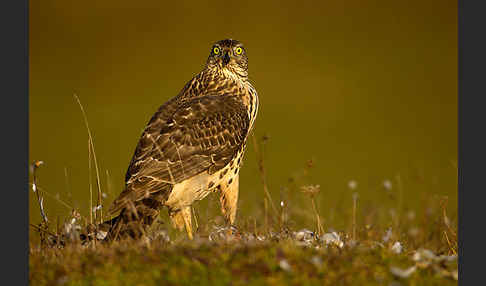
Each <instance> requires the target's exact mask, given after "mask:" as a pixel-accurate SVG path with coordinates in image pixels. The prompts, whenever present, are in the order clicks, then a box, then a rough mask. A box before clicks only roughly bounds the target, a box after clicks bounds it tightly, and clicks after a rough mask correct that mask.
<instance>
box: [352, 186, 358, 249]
mask: <svg viewBox="0 0 486 286" xmlns="http://www.w3.org/2000/svg"><path fill="white" fill-rule="evenodd" d="M357 208H358V193H354V194H353V240H354V241H356V210H357Z"/></svg>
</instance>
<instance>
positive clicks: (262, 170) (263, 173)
mask: <svg viewBox="0 0 486 286" xmlns="http://www.w3.org/2000/svg"><path fill="white" fill-rule="evenodd" d="M252 139H253V146H254V147H255V153H256V156H257V161H258V170H259V172H260V177H261V180H262V184H263V191H264V192H265V195H266V197H267V199H268V202H269V203H270V206H271V207H272V211H273V213H274V215H275V216H278V211H277V208H276V207H275V204H274V203H273V200H272V196H270V192H269V191H268V186H267V179H266V171H265V165H264V161H263V158H264V154H263V152H264V147H262V150H261V152H260V150H259V148H258V143H257V140H256V138H255V135H254V134H252ZM262 140H263V143H265V142H266V141H267V140H268V137H267V136H263V138H262ZM264 146H265V145H264Z"/></svg>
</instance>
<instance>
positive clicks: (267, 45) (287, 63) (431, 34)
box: [29, 0, 457, 227]
mask: <svg viewBox="0 0 486 286" xmlns="http://www.w3.org/2000/svg"><path fill="white" fill-rule="evenodd" d="M292 2H293V3H285V2H281V1H232V2H229V1H209V2H205V1H190V2H187V1H170V2H168V1H139V2H134V1H72V3H71V1H39V0H35V1H31V2H30V32H29V33H30V106H29V112H30V121H29V123H30V131H29V136H30V149H29V152H30V160H31V161H32V160H43V161H45V166H43V167H42V168H41V169H40V171H39V185H40V187H42V188H44V189H45V190H47V191H48V192H49V193H50V194H52V195H56V194H58V196H59V198H60V199H62V200H64V201H66V202H67V203H68V204H73V205H74V206H76V207H77V208H79V209H81V211H82V213H83V214H84V215H87V207H88V203H89V192H88V190H89V182H88V136H87V131H86V129H85V127H84V123H83V118H82V114H81V111H80V109H79V107H78V105H77V103H76V101H75V100H74V98H73V93H76V94H77V95H78V96H79V98H80V99H81V101H82V103H83V105H84V108H85V110H86V113H87V116H88V120H89V123H90V127H91V131H92V133H93V137H94V144H95V151H96V155H97V158H98V163H99V167H100V171H101V183H102V186H101V187H102V189H103V190H104V191H105V192H107V193H108V197H107V198H106V200H105V205H106V207H107V206H108V204H109V203H111V201H112V200H113V198H114V196H115V195H116V194H118V193H119V192H120V191H121V188H122V186H123V183H124V182H123V180H124V174H125V171H126V168H127V166H128V163H129V160H130V158H131V156H132V154H133V150H134V148H135V146H136V143H137V140H138V138H139V135H140V133H141V131H142V129H143V128H144V127H145V124H146V122H147V121H148V119H149V118H150V117H151V116H152V114H153V112H154V111H155V110H156V109H157V108H158V107H159V106H160V105H161V104H162V103H164V102H165V101H166V100H168V99H169V98H170V97H172V96H175V95H176V94H177V93H178V92H179V90H180V89H181V88H182V87H183V85H184V84H185V83H186V81H188V80H189V79H190V78H191V77H192V76H193V75H194V74H196V73H197V72H199V71H200V70H201V69H202V67H203V65H204V63H205V61H206V58H207V56H208V54H209V51H210V47H211V44H212V43H213V42H215V41H217V40H221V39H223V38H229V37H231V38H234V39H238V40H240V41H241V42H243V43H244V45H245V47H246V49H247V53H248V56H249V73H250V79H251V81H252V83H253V84H254V86H255V87H256V88H257V90H258V92H259V96H260V109H259V114H258V118H257V121H256V127H255V134H256V135H257V136H258V138H260V137H262V135H263V134H268V136H269V137H270V139H269V141H268V142H267V144H266V154H265V165H266V168H267V172H268V182H269V188H270V191H271V193H272V195H273V196H274V198H275V200H280V199H281V198H283V199H286V200H289V201H290V203H292V202H291V200H292V199H295V198H296V197H298V196H300V194H296V191H295V189H292V188H288V189H286V188H285V186H288V179H289V177H291V176H293V175H295V174H299V172H301V170H302V168H303V167H304V165H305V162H306V161H307V160H309V159H311V158H312V159H313V160H314V165H315V167H314V169H313V170H312V172H311V174H310V176H308V177H306V178H304V179H302V180H300V181H298V184H299V185H300V184H320V186H321V194H320V195H319V207H320V212H321V214H322V216H323V217H324V219H325V220H327V221H328V222H329V223H331V224H332V223H334V224H335V225H337V227H340V226H341V227H343V226H345V225H346V223H347V221H344V220H343V221H342V222H340V221H339V219H337V218H339V217H340V213H339V210H338V212H337V213H334V210H335V207H336V206H337V205H338V204H341V205H342V209H343V210H347V209H348V206H350V205H351V194H352V191H351V190H349V189H348V187H347V186H348V182H349V181H350V180H355V181H356V182H357V183H358V188H357V189H356V190H355V191H357V192H358V193H359V195H360V200H361V201H362V202H365V203H368V204H376V205H381V204H384V203H386V198H387V197H386V196H384V195H383V192H386V191H385V190H384V189H383V188H382V187H380V186H381V185H382V182H383V181H384V180H386V179H389V180H391V181H392V183H393V187H396V176H397V175H399V176H400V178H401V180H402V184H403V197H404V205H405V206H406V207H407V208H410V209H421V208H423V207H424V206H423V204H424V199H423V198H424V196H425V195H428V194H430V195H432V196H433V195H439V196H442V195H447V196H449V203H450V206H452V207H453V208H452V209H453V210H454V209H455V204H456V203H457V187H456V184H457V167H456V166H457V3H456V1H449V0H447V1H438V0H437V1H435V0H434V1H417V0H413V1H356V0H353V1H319V2H318V1H315V2H310V1H292ZM247 149H248V151H249V152H248V153H247V155H246V159H245V161H244V167H243V169H242V172H241V178H240V198H241V200H240V208H241V211H240V212H239V214H238V217H239V218H240V219H241V220H244V219H245V218H247V217H248V216H256V215H258V214H257V213H255V211H256V210H258V209H259V208H261V205H262V203H261V202H262V200H261V198H262V196H263V193H262V187H261V183H260V179H259V176H258V171H257V165H256V159H255V153H254V148H253V144H252V143H251V141H250V144H249V146H248V148H247ZM65 170H67V174H68V176H67V178H66V176H65ZM107 172H108V173H109V180H108V178H107ZM93 178H94V172H93ZM108 181H109V182H110V183H108ZM93 186H95V184H94V179H93ZM393 190H396V188H393V189H392V191H393ZM108 191H110V192H108ZM69 192H71V193H72V198H70V197H69V195H68V194H69ZM30 193H31V195H30V218H31V222H33V223H37V222H38V221H39V220H40V217H39V212H38V207H37V203H36V201H35V197H34V196H33V194H32V192H30ZM45 204H46V206H47V212H48V215H50V216H52V217H55V216H56V215H59V216H61V218H62V217H65V216H66V215H67V214H68V213H69V209H67V208H65V207H64V206H62V205H61V204H59V203H58V202H57V201H56V200H55V199H52V198H51V197H46V201H45ZM292 207H294V208H302V209H304V208H305V209H308V208H309V205H298V204H297V203H294V205H293V206H292ZM336 217H337V218H336ZM343 217H344V214H343ZM333 219H334V220H335V221H334V222H333V221H332V220H333ZM305 223H307V225H311V223H312V221H309V222H305ZM327 225H329V224H327Z"/></svg>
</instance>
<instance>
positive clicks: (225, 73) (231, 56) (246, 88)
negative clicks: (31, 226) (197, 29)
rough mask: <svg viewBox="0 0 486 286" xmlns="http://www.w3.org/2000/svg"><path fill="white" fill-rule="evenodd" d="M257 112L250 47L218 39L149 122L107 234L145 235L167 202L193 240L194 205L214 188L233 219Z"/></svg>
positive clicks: (231, 220) (110, 236) (179, 225)
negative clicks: (250, 77)
mask: <svg viewBox="0 0 486 286" xmlns="http://www.w3.org/2000/svg"><path fill="white" fill-rule="evenodd" d="M257 110H258V95H257V92H256V90H255V89H254V88H253V86H252V85H251V84H250V83H249V82H248V63H247V56H246V52H245V50H244V47H243V46H242V44H241V43H239V42H238V41H236V40H231V39H229V40H223V41H219V42H217V43H216V44H214V45H213V47H212V50H211V53H210V55H209V58H208V60H207V63H206V66H205V68H204V69H203V71H201V72H200V73H199V74H197V75H196V76H194V77H193V78H192V79H191V80H190V81H189V82H188V83H187V84H186V85H185V86H184V88H183V89H182V91H181V92H180V93H179V94H178V95H177V96H176V97H174V98H172V99H170V100H169V101H168V102H166V103H165V104H164V105H162V106H161V107H160V108H159V109H158V111H157V112H156V113H155V114H154V115H153V116H152V118H151V119H150V121H149V123H148V125H147V127H146V128H145V130H144V132H143V134H142V136H141V138H140V141H139V142H138V145H137V147H136V149H135V154H134V155H133V157H132V160H131V162H130V165H129V167H128V170H127V173H126V177H125V181H126V186H125V189H124V190H123V191H122V192H121V194H120V195H119V197H118V198H117V199H116V200H115V201H114V203H113V205H112V207H111V209H110V211H111V212H112V213H114V214H116V213H118V212H119V214H118V216H116V217H115V218H114V219H112V220H110V221H107V222H105V223H104V224H102V225H101V227H102V228H104V229H106V230H107V232H108V235H107V238H106V239H107V240H113V239H117V238H120V237H132V238H138V237H140V236H142V235H143V234H144V233H145V232H146V230H147V227H149V226H150V225H151V224H152V223H153V222H154V220H155V219H156V217H157V216H158V215H159V211H160V208H161V207H162V206H167V207H168V209H169V215H170V217H171V220H172V222H173V224H174V225H175V226H176V227H177V228H179V229H183V228H184V227H185V228H186V231H187V233H188V236H189V237H190V238H192V227H191V204H192V203H193V202H194V201H195V200H201V199H203V198H204V197H205V196H206V195H208V194H209V192H211V191H219V192H220V193H221V207H222V211H223V214H224V216H225V218H226V219H227V220H228V222H229V223H231V224H232V223H234V220H235V216H236V204H237V199H238V184H239V182H238V181H239V180H238V174H239V166H240V164H241V158H242V156H243V153H244V149H245V144H246V139H247V137H248V133H249V132H250V130H251V128H252V127H253V123H254V120H255V117H256V114H257Z"/></svg>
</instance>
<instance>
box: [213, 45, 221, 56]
mask: <svg viewBox="0 0 486 286" xmlns="http://www.w3.org/2000/svg"><path fill="white" fill-rule="evenodd" d="M219 52H220V49H219V48H218V47H214V48H213V53H214V54H215V55H219Z"/></svg>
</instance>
